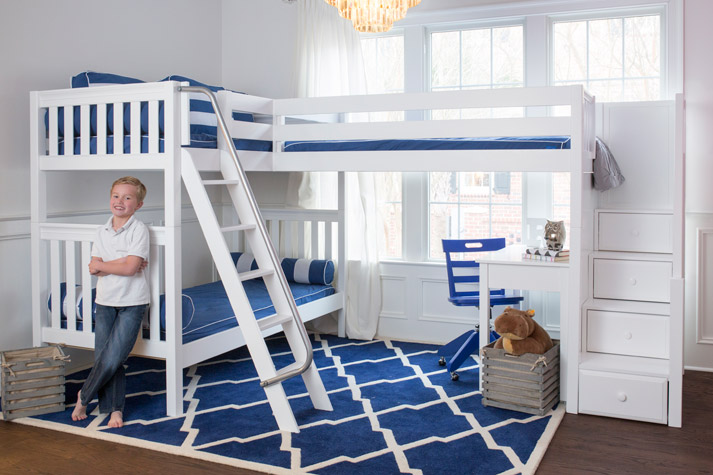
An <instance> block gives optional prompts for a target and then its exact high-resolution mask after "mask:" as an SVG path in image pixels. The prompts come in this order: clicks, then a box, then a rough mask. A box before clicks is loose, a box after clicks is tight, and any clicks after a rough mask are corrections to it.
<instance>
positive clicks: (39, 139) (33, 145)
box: [30, 92, 53, 346]
mask: <svg viewBox="0 0 713 475" xmlns="http://www.w3.org/2000/svg"><path fill="white" fill-rule="evenodd" d="M30 104H31V106H30V190H31V191H30V197H31V198H30V213H31V218H30V235H31V237H30V259H31V272H32V345H33V346H41V345H42V316H43V315H44V312H43V309H42V295H43V294H44V292H43V290H44V289H43V287H46V286H43V282H45V280H44V279H45V277H44V276H46V275H47V256H46V255H43V253H44V254H46V249H47V246H46V244H45V245H43V244H42V241H41V240H40V224H41V223H44V222H46V221H47V191H46V190H47V175H46V173H45V172H42V171H40V164H39V159H40V156H42V155H44V154H45V152H46V150H45V149H46V147H45V141H44V136H45V134H44V133H40V131H43V130H44V125H43V124H42V120H41V118H40V113H39V109H38V108H39V99H38V93H37V92H31V93H30ZM51 122H53V121H51ZM41 257H42V258H41Z"/></svg>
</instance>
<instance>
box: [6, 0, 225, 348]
mask: <svg viewBox="0 0 713 475" xmlns="http://www.w3.org/2000/svg"><path fill="white" fill-rule="evenodd" d="M221 7H222V4H221V1H220V0H202V1H200V2H198V1H195V0H152V1H150V2H147V1H142V0H123V1H121V2H112V1H108V0H62V1H55V0H32V1H27V2H22V1H14V0H0V59H1V60H2V68H1V69H0V84H2V88H0V104H2V105H3V107H2V109H0V169H2V173H0V262H2V270H0V302H2V306H3V311H2V312H0V350H7V349H14V348H21V347H28V346H31V345H32V338H31V316H30V315H31V314H30V303H31V301H30V292H29V288H30V272H29V265H30V256H29V212H30V191H29V188H30V174H29V170H30V166H29V154H30V151H29V150H30V148H29V143H30V138H29V92H30V91H33V90H43V89H59V88H65V87H69V80H70V77H71V76H73V75H75V74H77V73H79V72H81V71H84V70H87V69H91V70H95V71H103V72H114V73H119V74H123V75H127V76H133V77H136V78H140V79H144V80H148V81H150V80H159V79H162V78H164V77H165V76H167V75H169V74H182V75H185V76H189V77H194V78H195V79H198V80H201V81H204V82H208V83H214V84H216V83H219V82H220V80H221V79H222V77H221V35H220V31H221V21H220V18H221V15H220V13H221ZM116 177H117V175H116V173H94V174H89V173H68V172H62V173H57V174H56V176H53V177H52V179H51V180H50V183H49V185H48V188H49V191H50V193H51V195H50V196H52V197H53V200H52V202H51V203H50V212H52V213H59V212H62V213H63V212H77V211H86V212H88V213H89V216H88V217H84V218H83V219H87V220H90V221H93V222H101V221H104V220H105V219H106V216H108V212H107V211H105V210H106V207H107V206H108V203H107V197H108V189H109V186H110V184H111V182H112V180H113V179H114V178H116ZM139 178H141V179H142V180H143V181H144V182H145V183H146V184H147V187H148V189H149V194H148V196H147V200H146V207H147V208H160V207H162V205H163V192H162V186H161V179H160V176H159V174H157V173H153V174H152V173H144V174H141V175H139ZM191 235H192V234H191Z"/></svg>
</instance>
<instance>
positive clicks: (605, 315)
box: [587, 310, 669, 359]
mask: <svg viewBox="0 0 713 475" xmlns="http://www.w3.org/2000/svg"><path fill="white" fill-rule="evenodd" d="M668 329H669V317H667V316H661V315H645V314H637V313H624V312H609V311H602V310H589V311H587V351H591V352H596V353H609V354H615V355H626V356H643V357H647V358H662V359H666V358H668V357H669V344H668Z"/></svg>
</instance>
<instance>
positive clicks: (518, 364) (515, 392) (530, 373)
mask: <svg viewBox="0 0 713 475" xmlns="http://www.w3.org/2000/svg"><path fill="white" fill-rule="evenodd" d="M553 342H554V344H555V345H554V347H553V348H552V349H551V350H549V351H548V352H547V353H545V354H544V355H535V354H532V353H526V354H524V355H520V356H513V355H510V354H507V353H506V352H505V350H503V349H495V348H493V346H494V345H495V342H493V343H491V344H489V345H487V346H485V347H483V349H482V358H481V371H482V374H483V406H493V407H499V408H502V409H510V410H513V411H519V412H525V413H528V414H536V415H540V416H541V415H543V414H545V413H546V412H547V411H549V410H550V409H552V408H553V407H554V406H555V404H557V403H558V402H559V394H560V384H559V383H560V376H559V374H560V367H559V354H560V342H559V340H553Z"/></svg>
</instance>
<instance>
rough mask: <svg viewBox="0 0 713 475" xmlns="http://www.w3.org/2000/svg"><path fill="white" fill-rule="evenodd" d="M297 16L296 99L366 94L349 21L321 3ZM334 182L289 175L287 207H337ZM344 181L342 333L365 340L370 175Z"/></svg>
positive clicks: (304, 0)
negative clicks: (346, 235) (344, 305)
mask: <svg viewBox="0 0 713 475" xmlns="http://www.w3.org/2000/svg"><path fill="white" fill-rule="evenodd" d="M297 14H298V30H297V54H296V58H297V64H296V68H295V71H296V73H297V77H296V85H297V91H296V95H297V97H317V96H341V95H353V94H366V76H365V73H364V60H363V58H362V53H361V41H360V39H359V35H358V33H357V32H356V31H355V30H354V28H353V26H352V23H351V22H350V21H348V20H345V19H343V18H342V17H340V16H339V14H338V12H337V10H336V8H334V7H332V6H330V5H328V4H327V3H326V2H325V1H324V0H300V1H299V2H298V13H297ZM336 180H337V177H336V173H312V172H309V173H291V174H290V177H289V182H288V188H287V200H288V203H290V204H293V205H297V206H298V207H301V208H326V207H336V195H335V194H334V190H336V186H337V181H336ZM346 181H347V198H346V201H347V222H348V225H347V230H348V231H347V233H348V238H347V241H348V243H349V245H348V247H347V260H348V265H347V286H346V291H347V299H346V309H345V314H346V331H347V336H348V337H350V338H357V339H365V340H369V339H372V338H373V337H374V335H376V328H377V324H378V319H379V310H380V308H381V286H380V281H379V272H378V242H377V239H378V237H377V228H378V226H377V216H378V214H377V207H376V193H375V192H376V190H375V186H374V178H373V174H371V173H350V174H348V175H347V179H346ZM344 264H345V263H341V265H344ZM320 320H324V319H320ZM330 323H333V322H322V321H320V324H321V328H320V327H318V328H317V329H318V330H319V331H333V330H334V327H333V325H330Z"/></svg>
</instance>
